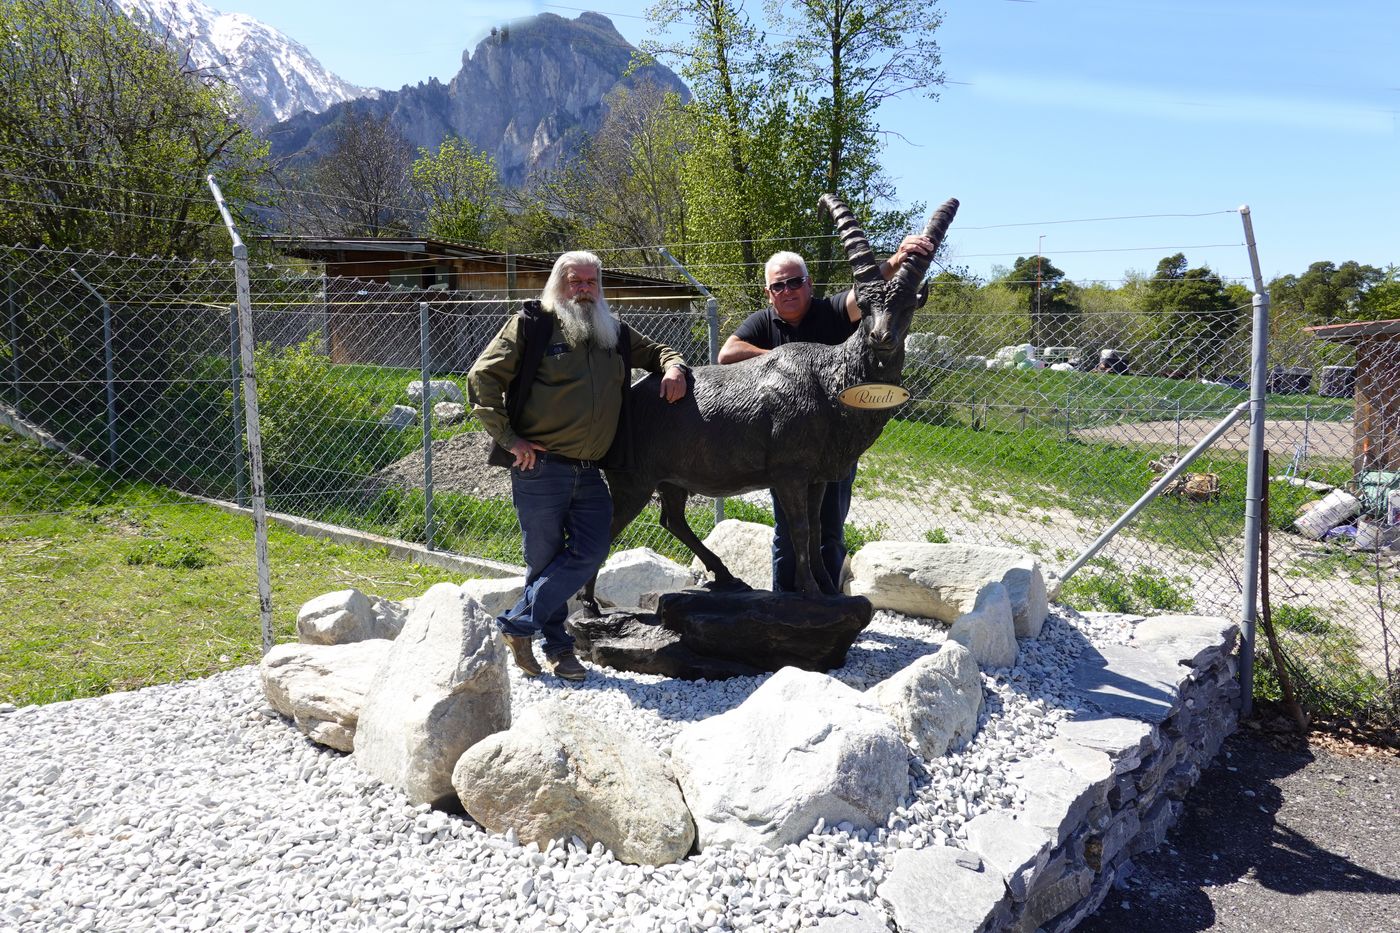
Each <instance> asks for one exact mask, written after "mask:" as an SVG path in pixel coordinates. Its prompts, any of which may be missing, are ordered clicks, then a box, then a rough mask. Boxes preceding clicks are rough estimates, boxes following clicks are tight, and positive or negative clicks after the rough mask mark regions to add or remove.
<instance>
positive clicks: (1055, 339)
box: [1004, 256, 1079, 348]
mask: <svg viewBox="0 0 1400 933" xmlns="http://www.w3.org/2000/svg"><path fill="white" fill-rule="evenodd" d="M1004 284H1005V285H1006V287H1007V288H1009V289H1011V290H1012V291H1014V292H1016V293H1017V294H1018V295H1020V296H1021V300H1022V301H1023V302H1024V304H1025V308H1026V315H1027V317H1028V319H1029V321H1030V331H1029V333H1028V334H1027V335H1026V341H1027V342H1028V343H1030V344H1032V345H1033V346H1036V347H1041V348H1043V347H1046V346H1052V345H1073V344H1074V341H1075V340H1076V339H1077V333H1078V323H1079V287H1078V286H1077V285H1075V284H1074V283H1073V282H1071V281H1069V280H1068V279H1066V278H1065V273H1064V272H1063V271H1062V270H1061V269H1059V268H1058V267H1057V266H1056V265H1055V264H1054V263H1052V262H1051V261H1050V260H1049V259H1046V258H1045V257H1043V256H1018V257H1017V258H1016V263H1015V264H1014V265H1013V266H1012V267H1011V271H1010V272H1009V273H1008V274H1007V276H1006V279H1005V282H1004Z"/></svg>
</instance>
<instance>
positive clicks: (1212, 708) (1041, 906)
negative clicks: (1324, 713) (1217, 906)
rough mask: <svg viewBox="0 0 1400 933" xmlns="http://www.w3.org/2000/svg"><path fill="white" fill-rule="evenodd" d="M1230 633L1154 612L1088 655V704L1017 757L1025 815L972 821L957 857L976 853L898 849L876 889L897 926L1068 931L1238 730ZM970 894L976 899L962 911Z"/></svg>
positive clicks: (1128, 866)
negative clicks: (1032, 752)
mask: <svg viewBox="0 0 1400 933" xmlns="http://www.w3.org/2000/svg"><path fill="white" fill-rule="evenodd" d="M1238 634H1239V633H1238V628H1237V626H1235V625H1234V624H1232V623H1229V622H1226V621H1225V620H1223V619H1219V618H1209V617H1202V616H1159V617H1156V618H1153V619H1148V620H1144V621H1142V622H1139V623H1138V624H1137V626H1136V630H1135V633H1134V636H1133V639H1132V642H1131V643H1130V644H1129V645H1126V646H1114V647H1111V648H1105V649H1101V650H1098V651H1095V650H1093V649H1089V650H1088V651H1086V655H1085V656H1084V657H1082V658H1081V659H1080V662H1079V665H1078V667H1077V669H1076V672H1075V686H1076V687H1077V689H1078V690H1079V691H1080V693H1081V694H1082V696H1083V697H1084V700H1085V703H1084V705H1083V707H1082V708H1081V709H1079V710H1078V711H1076V714H1075V716H1074V718H1073V719H1071V720H1069V721H1067V722H1065V723H1063V724H1062V725H1061V727H1060V729H1059V730H1058V732H1057V735H1056V738H1055V740H1054V743H1053V746H1052V748H1051V750H1050V751H1049V752H1047V753H1045V754H1043V755H1041V756H1038V757H1036V758H1033V759H1030V760H1028V761H1026V762H1025V763H1024V767H1023V768H1022V770H1021V773H1020V775H1019V777H1018V783H1019V785H1020V790H1021V791H1023V792H1024V796H1025V801H1024V807H1023V808H1022V809H1019V810H1018V811H1016V812H1015V813H1014V814H1011V813H1003V812H993V813H987V814H983V815H982V816H979V817H977V818H976V819H974V820H973V821H971V822H970V823H969V824H968V825H967V850H968V851H967V853H963V854H964V856H966V855H968V854H970V855H972V856H975V857H974V858H967V857H964V858H962V859H954V858H951V857H950V858H945V859H936V858H930V857H927V856H925V855H923V854H922V853H926V852H927V851H928V850H919V851H909V852H901V853H898V854H897V856H896V858H895V864H894V869H893V871H892V872H891V876H890V878H889V880H888V881H887V882H886V883H885V884H883V885H882V886H881V890H880V894H881V896H882V897H884V899H885V900H887V901H888V902H889V903H890V905H891V906H892V907H893V909H894V918H895V921H896V923H897V925H898V927H899V929H900V930H902V931H911V930H919V929H925V928H927V929H933V927H930V926H927V923H928V921H927V920H924V922H922V923H921V922H920V920H921V919H922V918H921V916H920V915H922V917H923V918H926V917H929V916H930V914H932V915H933V916H938V915H940V914H941V915H942V916H944V917H945V919H946V918H947V917H948V916H950V915H952V916H959V917H962V918H965V920H964V922H961V923H958V924H956V925H955V926H952V927H949V926H946V925H945V926H940V927H938V928H939V929H950V930H951V929H966V930H968V931H974V930H975V931H1014V933H1036V931H1044V933H1063V931H1067V930H1072V929H1073V928H1074V927H1075V926H1077V925H1078V924H1079V923H1080V922H1081V921H1082V920H1084V919H1085V918H1086V917H1088V916H1089V915H1090V914H1092V913H1093V912H1094V911H1095V910H1096V909H1097V908H1098V906H1099V905H1100V904H1101V903H1102V902H1103V900H1104V898H1105V897H1106V896H1107V895H1108V892H1109V891H1110V889H1111V888H1112V886H1113V884H1114V882H1115V881H1118V880H1120V879H1121V878H1123V877H1126V876H1127V874H1129V873H1130V872H1131V871H1132V859H1133V857H1134V856H1135V855H1138V854H1139V853H1142V852H1148V851H1151V850H1152V849H1155V848H1156V847H1157V846H1158V845H1160V844H1161V843H1162V841H1163V840H1164V839H1165V838H1166V834H1167V830H1168V829H1170V828H1171V826H1172V825H1173V824H1175V822H1176V821H1177V819H1178V817H1180V815H1181V812H1182V807H1183V803H1182V801H1183V800H1184V799H1185V797H1186V794H1187V792H1188V791H1189V790H1190V789H1191V788H1192V787H1193V786H1195V784H1196V782H1197V780H1198V779H1199V778H1200V776H1201V771H1202V770H1203V769H1204V768H1205V767H1207V765H1209V763H1210V761H1211V759H1212V758H1214V757H1215V754H1216V752H1218V751H1219V749H1220V745H1221V743H1222V742H1223V741H1224V740H1225V738H1226V737H1227V736H1229V735H1230V733H1231V732H1233V731H1234V729H1235V725H1236V721H1237V715H1238V710H1239V684H1238V682H1237V681H1236V679H1235V676H1236V668H1237V657H1238V656H1237V642H1238ZM949 854H950V855H951V852H950V853H949ZM979 859H980V864H977V863H978V861H979ZM974 875H981V876H983V877H986V876H991V878H995V877H996V876H998V875H1000V876H1001V877H1002V879H1003V880H1004V881H1005V885H1004V886H997V885H988V884H985V883H984V884H981V885H978V884H976V883H975V881H974ZM974 891H981V892H984V893H983V894H982V895H981V903H980V904H978V905H977V906H976V907H975V909H973V910H971V911H969V907H970V906H971V905H969V903H968V900H969V893H970V892H974ZM955 898H956V899H957V900H958V901H960V903H956V904H955V903H952V901H953V900H954V899H955ZM942 901H947V902H948V903H942Z"/></svg>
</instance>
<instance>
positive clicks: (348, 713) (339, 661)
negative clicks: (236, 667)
mask: <svg viewBox="0 0 1400 933" xmlns="http://www.w3.org/2000/svg"><path fill="white" fill-rule="evenodd" d="M392 644H393V642H390V641H386V640H384V639H370V640H368V641H357V642H354V643H352V644H348V645H303V644H297V643H296V642H292V643H289V644H285V645H277V646H276V647H274V648H273V649H272V650H271V651H269V652H268V653H267V654H266V655H265V656H264V657H263V659H262V662H261V663H260V664H258V675H259V676H260V677H261V679H262V688H263V695H264V696H266V697H267V702H268V703H269V704H271V706H272V708H273V709H275V710H277V712H279V713H281V714H282V715H283V716H286V717H287V718H289V719H291V720H292V721H293V722H295V723H296V727H297V728H298V729H300V730H301V731H302V732H303V733H305V734H306V737H307V738H309V739H311V741H313V742H319V743H320V744H322V745H328V746H330V747H331V748H335V749H339V750H340V751H342V752H348V751H351V750H352V749H354V747H355V727H356V724H357V723H358V722H359V720H360V710H361V709H362V708H363V707H364V704H365V694H366V693H368V692H369V685H370V683H371V682H373V680H374V675H375V674H376V673H377V672H378V671H379V667H380V665H382V664H383V663H384V660H385V658H387V657H388V656H389V646H390V645H392Z"/></svg>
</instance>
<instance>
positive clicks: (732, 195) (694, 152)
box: [644, 0, 774, 292]
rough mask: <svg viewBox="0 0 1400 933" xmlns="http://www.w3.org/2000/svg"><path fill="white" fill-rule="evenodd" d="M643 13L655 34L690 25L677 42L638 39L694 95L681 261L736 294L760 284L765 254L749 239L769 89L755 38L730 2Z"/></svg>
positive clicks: (758, 198)
mask: <svg viewBox="0 0 1400 933" xmlns="http://www.w3.org/2000/svg"><path fill="white" fill-rule="evenodd" d="M648 17H649V19H650V20H651V21H652V28H653V30H654V31H655V32H658V33H660V32H664V31H666V30H668V29H671V28H673V27H682V26H687V25H688V26H689V27H690V32H689V35H688V36H686V37H685V38H684V39H682V40H680V41H678V42H672V43H668V44H662V43H660V42H657V41H651V42H647V43H645V44H644V48H645V49H646V51H647V53H648V54H651V55H657V56H664V57H668V58H671V59H672V60H674V61H675V62H676V63H677V66H678V67H677V70H678V71H679V72H680V74H681V76H682V77H683V78H684V79H685V80H686V82H687V84H688V85H689V86H690V90H691V93H692V94H693V98H692V101H691V104H690V110H691V113H692V124H691V125H692V127H693V131H692V136H691V145H690V147H689V149H688V150H687V157H686V159H685V161H684V163H683V165H682V168H681V186H682V191H683V192H684V197H685V203H686V206H687V215H688V217H689V218H690V224H689V229H690V230H691V232H692V242H693V244H694V245H691V246H688V247H687V248H686V251H685V254H684V260H685V261H686V262H688V263H690V264H692V265H693V266H695V267H696V271H697V272H699V273H700V275H701V276H702V277H703V278H704V279H705V280H707V281H708V282H710V283H713V284H714V285H715V286H716V287H719V288H721V289H723V288H724V286H726V285H729V286H738V287H739V291H740V292H742V291H743V287H744V286H752V285H757V284H758V283H759V282H761V280H762V270H761V269H760V268H759V263H760V262H761V261H762V259H763V258H766V256H765V257H760V255H759V252H760V248H761V247H760V246H759V244H757V243H756V242H755V241H756V239H757V237H758V230H759V229H760V228H761V227H762V226H763V223H762V219H761V218H762V217H763V216H764V214H765V213H766V211H765V205H764V203H763V193H764V192H763V191H762V190H761V188H760V186H759V185H758V184H756V182H755V178H754V175H755V165H756V164H762V161H761V157H757V156H756V153H755V151H754V150H755V146H756V144H757V142H758V141H759V139H760V134H759V132H758V128H759V127H762V126H764V125H766V124H767V122H768V121H769V120H770V119H771V113H772V109H773V101H774V95H773V94H772V93H771V82H770V80H769V77H768V75H767V73H766V72H765V70H764V68H763V65H762V60H763V58H764V47H763V40H762V37H761V36H760V34H759V33H758V31H757V30H756V29H755V28H754V26H753V24H752V23H751V22H750V20H749V18H748V16H747V14H746V13H745V12H744V9H743V4H742V3H736V2H734V0H658V2H657V3H656V4H655V5H653V6H652V7H651V8H650V9H649V10H648ZM753 291H754V292H756V289H753Z"/></svg>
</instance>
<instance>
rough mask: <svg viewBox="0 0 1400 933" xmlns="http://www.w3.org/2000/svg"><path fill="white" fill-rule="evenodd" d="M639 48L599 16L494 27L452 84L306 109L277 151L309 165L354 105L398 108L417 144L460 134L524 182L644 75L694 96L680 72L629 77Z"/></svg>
mask: <svg viewBox="0 0 1400 933" xmlns="http://www.w3.org/2000/svg"><path fill="white" fill-rule="evenodd" d="M634 51H635V50H634V48H633V47H632V46H631V45H630V44H629V43H628V42H627V40H626V39H624V38H623V37H622V35H621V34H620V33H618V31H617V29H616V28H614V26H613V24H612V21H611V20H609V19H608V18H607V17H606V16H603V15H601V14H599V13H581V14H580V15H579V16H578V17H577V18H576V19H565V18H563V17H560V16H556V15H555V14H553V13H541V14H539V15H537V16H533V17H530V18H528V19H523V20H519V21H517V22H513V23H510V24H509V25H508V26H504V27H502V28H501V29H499V30H495V31H493V34H492V35H491V36H488V37H487V38H486V39H483V40H482V41H481V43H480V44H478V45H477V47H476V50H475V51H472V52H464V53H463V54H462V68H461V70H460V71H459V72H457V75H456V76H455V77H454V78H453V79H452V80H451V81H450V82H448V83H447V84H443V83H441V82H440V81H437V80H436V79H434V80H431V81H428V82H426V83H422V84H418V85H414V86H405V87H403V88H402V89H400V90H398V91H385V92H383V93H382V94H381V95H380V96H379V97H378V98H377V99H373V100H358V101H351V102H347V103H342V104H338V105H336V106H334V107H331V108H329V109H327V110H326V111H324V112H322V113H318V114H312V113H302V114H298V115H297V116H294V117H292V118H291V119H289V120H287V121H284V122H283V123H280V124H278V125H277V126H275V127H273V128H272V129H271V130H269V138H270V139H271V141H272V152H273V155H274V156H277V157H282V158H285V159H286V160H288V161H289V162H291V163H293V164H296V163H304V162H307V161H310V160H311V159H314V158H317V157H318V156H320V155H323V154H324V153H325V152H326V151H327V150H328V149H329V147H330V145H331V137H332V130H331V127H332V125H333V124H334V123H335V121H336V120H337V118H339V117H340V116H341V115H342V114H344V113H345V112H346V109H347V108H349V107H355V108H363V109H366V110H369V111H370V112H372V113H374V114H375V115H382V114H385V113H388V114H389V115H390V116H391V118H392V120H393V122H394V124H395V125H396V126H397V127H398V128H399V130H400V131H401V132H402V133H403V134H404V135H405V136H406V137H407V138H408V140H409V142H411V143H412V144H413V145H414V146H423V147H427V148H430V149H431V148H435V147H436V146H437V145H438V144H439V143H441V142H442V140H443V139H444V138H446V137H447V136H449V135H454V134H455V135H458V136H461V137H463V138H464V139H466V140H468V141H469V142H471V144H472V145H474V146H476V147H477V148H479V149H485V150H486V151H487V152H489V153H490V154H492V155H493V156H495V158H496V164H497V167H498V168H499V170H500V173H501V178H502V180H503V181H504V182H505V183H506V184H507V185H518V184H520V183H521V182H523V181H524V180H525V179H526V178H527V177H528V175H529V174H530V172H531V171H533V170H535V169H538V168H551V167H553V166H555V165H558V164H559V162H560V161H561V159H564V158H565V157H567V156H569V155H572V154H573V153H574V152H575V151H576V150H577V147H578V145H579V143H580V142H581V141H582V139H583V138H584V137H585V136H586V135H587V134H589V133H592V132H594V131H596V130H597V129H598V128H599V126H601V125H602V121H603V117H604V116H605V115H606V106H607V105H606V103H605V102H604V101H605V98H606V97H607V95H608V94H609V93H611V92H612V91H613V90H614V89H616V88H618V87H619V86H630V85H633V84H635V83H636V82H637V81H639V80H650V81H652V82H654V83H655V84H657V85H659V86H661V87H663V88H667V89H674V90H676V91H678V92H680V93H681V94H682V95H686V96H688V91H687V90H686V88H685V85H684V83H682V82H681V80H680V78H678V77H676V75H675V74H674V73H673V72H671V71H670V69H668V68H665V67H664V66H659V65H653V66H647V67H645V68H640V69H638V70H637V72H636V74H634V75H631V76H627V77H624V75H625V73H626V72H627V69H628V67H629V65H630V64H631V61H632V55H633V52H634Z"/></svg>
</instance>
